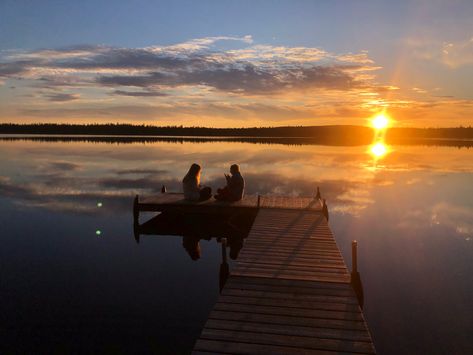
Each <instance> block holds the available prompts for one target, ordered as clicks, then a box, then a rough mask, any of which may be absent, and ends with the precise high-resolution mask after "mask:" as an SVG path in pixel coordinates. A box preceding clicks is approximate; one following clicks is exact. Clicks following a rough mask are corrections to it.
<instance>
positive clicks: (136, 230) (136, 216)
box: [133, 195, 140, 243]
mask: <svg viewBox="0 0 473 355" xmlns="http://www.w3.org/2000/svg"><path fill="white" fill-rule="evenodd" d="M139 204H140V203H139V196H138V195H136V196H135V198H134V200H133V235H134V236H135V240H136V243H139V242H140V206H139Z"/></svg>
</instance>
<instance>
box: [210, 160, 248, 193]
mask: <svg viewBox="0 0 473 355" xmlns="http://www.w3.org/2000/svg"><path fill="white" fill-rule="evenodd" d="M230 173H231V174H232V175H231V176H230V175H227V174H225V179H226V180H227V185H226V186H225V187H224V188H223V189H218V190H217V194H216V195H215V196H214V197H215V199H216V200H218V201H229V202H234V201H240V200H241V199H242V198H243V191H244V189H245V180H244V179H243V176H241V173H240V167H239V166H238V164H233V165H232V166H231V167H230Z"/></svg>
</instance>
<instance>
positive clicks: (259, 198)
mask: <svg viewBox="0 0 473 355" xmlns="http://www.w3.org/2000/svg"><path fill="white" fill-rule="evenodd" d="M260 203H261V196H260V194H258V208H259V206H260Z"/></svg>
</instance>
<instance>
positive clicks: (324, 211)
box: [322, 199, 328, 222]
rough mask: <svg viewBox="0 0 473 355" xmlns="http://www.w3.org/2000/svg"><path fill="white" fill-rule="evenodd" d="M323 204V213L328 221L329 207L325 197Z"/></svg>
mask: <svg viewBox="0 0 473 355" xmlns="http://www.w3.org/2000/svg"><path fill="white" fill-rule="evenodd" d="M322 202H323V204H322V213H323V214H324V216H325V218H326V219H327V222H328V207H327V202H326V201H325V199H323V200H322Z"/></svg>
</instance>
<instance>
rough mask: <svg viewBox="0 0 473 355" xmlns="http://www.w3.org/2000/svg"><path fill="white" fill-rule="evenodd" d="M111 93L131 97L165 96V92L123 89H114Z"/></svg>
mask: <svg viewBox="0 0 473 355" xmlns="http://www.w3.org/2000/svg"><path fill="white" fill-rule="evenodd" d="M111 95H122V96H133V97H139V96H143V97H153V96H167V94H165V93H162V92H156V91H125V90H115V91H113V92H112V93H111Z"/></svg>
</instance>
